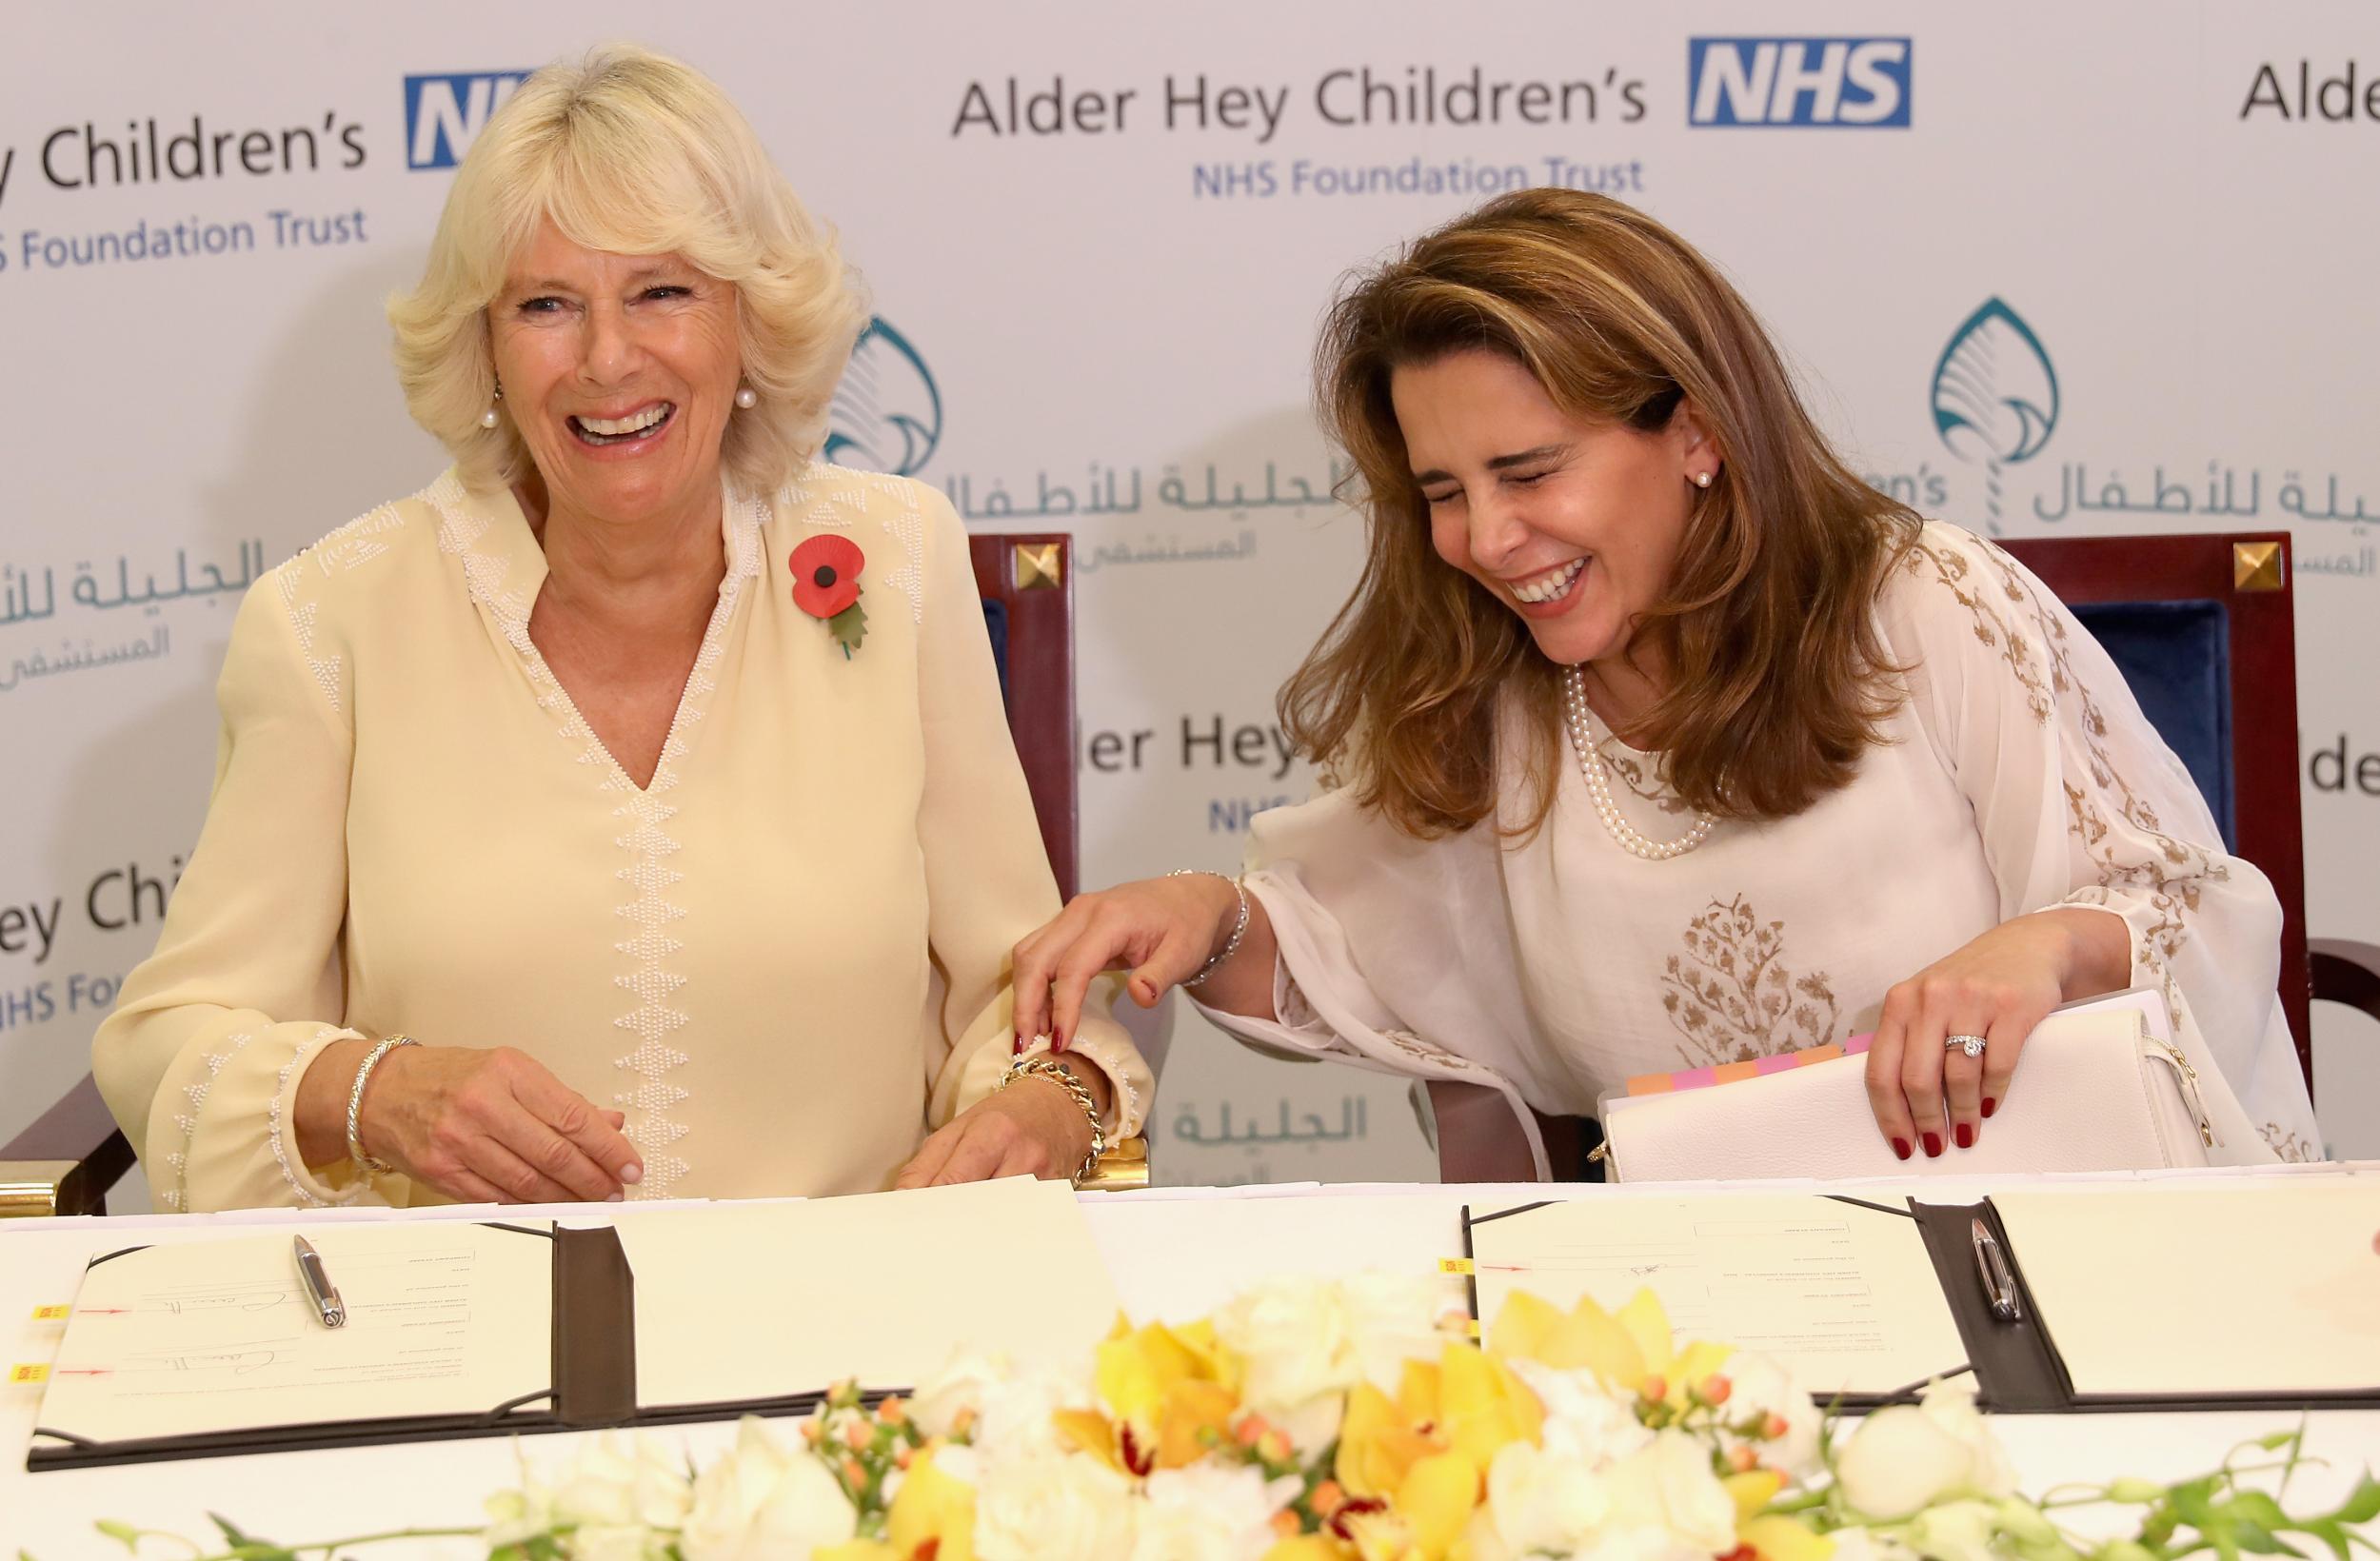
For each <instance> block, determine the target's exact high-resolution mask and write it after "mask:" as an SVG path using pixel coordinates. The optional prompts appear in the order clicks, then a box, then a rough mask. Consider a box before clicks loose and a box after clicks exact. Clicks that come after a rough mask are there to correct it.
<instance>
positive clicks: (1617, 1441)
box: [1505, 1360, 1653, 1469]
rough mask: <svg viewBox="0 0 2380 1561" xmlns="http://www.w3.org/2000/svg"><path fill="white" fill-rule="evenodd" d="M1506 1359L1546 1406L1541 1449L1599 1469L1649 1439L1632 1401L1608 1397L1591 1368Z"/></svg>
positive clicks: (1522, 1381) (1650, 1436)
mask: <svg viewBox="0 0 2380 1561" xmlns="http://www.w3.org/2000/svg"><path fill="white" fill-rule="evenodd" d="M1505 1364H1506V1365H1507V1366H1509V1367H1511V1368H1512V1372H1513V1374H1514V1375H1516V1376H1517V1377H1519V1378H1520V1380H1521V1383H1522V1385H1523V1386H1525V1387H1526V1388H1528V1390H1529V1391H1530V1392H1531V1393H1536V1394H1537V1402H1539V1403H1541V1404H1543V1405H1544V1406H1545V1428H1544V1432H1543V1439H1544V1444H1545V1451H1546V1452H1551V1453H1554V1454H1556V1455H1557V1456H1560V1457H1566V1458H1575V1459H1577V1460H1578V1461H1579V1462H1581V1463H1583V1464H1584V1465H1585V1466H1586V1467H1588V1468H1590V1469H1601V1468H1603V1467H1604V1466H1605V1465H1607V1464H1610V1463H1613V1462H1615V1461H1616V1460H1618V1459H1621V1458H1624V1457H1626V1456H1628V1454H1630V1453H1631V1452H1636V1450H1637V1449H1638V1448H1641V1447H1644V1446H1645V1445H1647V1444H1648V1443H1650V1442H1651V1441H1652V1440H1653V1433H1652V1432H1651V1431H1650V1430H1648V1429H1647V1428H1646V1426H1645V1424H1644V1422H1643V1421H1641V1420H1639V1419H1637V1418H1636V1408H1635V1406H1634V1405H1633V1404H1628V1403H1622V1402H1621V1401H1620V1400H1619V1399H1617V1398H1615V1397H1613V1396H1612V1394H1611V1393H1607V1392H1606V1391H1605V1390H1604V1387H1603V1384H1602V1383H1601V1382H1599V1381H1597V1379H1596V1375H1595V1373H1593V1372H1590V1371H1584V1370H1580V1371H1568V1372H1563V1371H1556V1370H1555V1369H1554V1368H1553V1367H1551V1366H1546V1365H1541V1364H1539V1363H1538V1362H1537V1361H1534V1360H1512V1361H1507V1362H1505Z"/></svg>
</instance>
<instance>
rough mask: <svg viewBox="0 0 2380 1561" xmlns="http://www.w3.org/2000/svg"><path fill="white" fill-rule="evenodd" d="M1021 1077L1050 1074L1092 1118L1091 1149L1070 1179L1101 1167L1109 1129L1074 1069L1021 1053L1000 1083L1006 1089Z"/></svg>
mask: <svg viewBox="0 0 2380 1561" xmlns="http://www.w3.org/2000/svg"><path fill="white" fill-rule="evenodd" d="M1020 1078H1046V1079H1048V1080H1049V1081H1050V1082H1051V1083H1053V1084H1055V1085H1057V1086H1058V1087H1059V1088H1060V1089H1061V1090H1064V1091H1065V1092H1066V1093H1067V1094H1068V1095H1071V1096H1073V1097H1074V1103H1075V1104H1076V1105H1078V1106H1081V1108H1082V1115H1083V1116H1087V1117H1089V1118H1090V1119H1091V1152H1090V1153H1089V1154H1088V1155H1085V1156H1082V1163H1081V1165H1079V1166H1077V1167H1076V1168H1075V1170H1074V1174H1073V1175H1072V1176H1069V1177H1068V1178H1067V1179H1068V1180H1070V1181H1078V1182H1079V1181H1081V1180H1082V1179H1083V1178H1084V1177H1085V1176H1089V1175H1090V1174H1091V1173H1092V1172H1094V1171H1097V1170H1098V1169H1099V1168H1100V1156H1101V1155H1104V1154H1106V1153H1107V1129H1106V1128H1105V1127H1104V1126H1103V1125H1101V1122H1100V1107H1099V1102H1098V1101H1097V1100H1094V1099H1092V1098H1091V1092H1090V1090H1089V1089H1088V1088H1086V1087H1085V1086H1084V1085H1083V1082H1082V1080H1081V1079H1080V1078H1077V1077H1075V1076H1074V1070H1073V1069H1071V1068H1069V1067H1067V1066H1066V1065H1065V1064H1064V1063H1062V1062H1059V1061H1056V1060H1054V1059H1053V1058H1051V1057H1047V1056H1046V1055H1042V1056H1035V1057H1019V1058H1017V1060H1016V1061H1014V1062H1011V1063H1010V1064H1008V1072H1007V1073H1006V1074H1005V1075H1003V1076H1002V1078H1001V1081H1000V1083H999V1085H998V1086H997V1087H998V1088H1000V1089H1003V1090H1004V1089H1006V1088H1007V1087H1008V1086H1009V1085H1011V1084H1013V1083H1015V1082H1016V1081H1017V1080H1018V1079H1020Z"/></svg>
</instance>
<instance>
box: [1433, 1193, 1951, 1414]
mask: <svg viewBox="0 0 2380 1561" xmlns="http://www.w3.org/2000/svg"><path fill="white" fill-rule="evenodd" d="M1468 1225H1469V1231H1470V1240H1471V1256H1472V1259H1473V1262H1474V1265H1475V1276H1476V1283H1477V1284H1478V1314H1479V1319H1480V1321H1481V1322H1482V1323H1483V1324H1486V1325H1489V1326H1493V1325H1494V1323H1495V1320H1496V1314H1497V1309H1498V1308H1499V1307H1500V1306H1502V1304H1503V1300H1504V1297H1505V1296H1506V1295H1507V1294H1511V1293H1512V1292H1513V1291H1516V1290H1527V1291H1534V1292H1536V1293H1537V1294H1538V1295H1540V1296H1542V1297H1544V1298H1545V1299H1546V1300H1547V1301H1550V1302H1552V1303H1553V1304H1554V1305H1556V1306H1557V1307H1562V1308H1564V1309H1568V1308H1570V1307H1573V1306H1575V1305H1577V1301H1578V1298H1579V1297H1580V1296H1581V1295H1589V1296H1593V1297H1594V1298H1595V1301H1596V1303H1597V1305H1599V1306H1601V1307H1602V1308H1603V1309H1604V1310H1606V1311H1609V1312H1616V1311H1617V1310H1618V1309H1619V1308H1620V1307H1621V1306H1623V1305H1625V1304H1626V1303H1627V1301H1628V1299H1629V1298H1630V1297H1631V1296H1633V1295H1634V1294H1636V1292H1637V1291H1638V1290H1640V1289H1644V1290H1650V1291H1652V1292H1653V1293H1654V1294H1656V1296H1658V1297H1659V1298H1660V1302H1661V1308H1662V1310H1663V1311H1665V1312H1667V1313H1668V1314H1669V1320H1670V1327H1671V1331H1672V1332H1673V1334H1675V1335H1676V1337H1677V1338H1678V1339H1680V1340H1684V1339H1729V1340H1733V1341H1734V1342H1735V1343H1736V1344H1737V1345H1739V1346H1741V1347H1742V1348H1744V1349H1746V1350H1756V1351H1759V1352H1760V1353H1762V1354H1768V1355H1773V1356H1775V1358H1776V1359H1777V1360H1779V1361H1781V1362H1782V1363H1783V1364H1784V1365H1786V1366H1787V1367H1788V1368H1790V1369H1791V1370H1792V1372H1793V1373H1794V1374H1795V1377H1796V1378H1798V1379H1799V1380H1800V1382H1801V1383H1802V1385H1803V1386H1804V1387H1806V1388H1808V1389H1809V1390H1810V1391H1811V1393H1813V1394H1815V1396H1816V1397H1817V1398H1818V1399H1819V1400H1820V1401H1821V1402H1823V1401H1825V1400H1827V1399H1828V1398H1831V1397H1833V1396H1835V1394H1838V1393H1840V1394H1846V1395H1868V1394H1883V1393H1896V1392H1899V1391H1900V1390H1902V1389H1905V1388H1908V1387H1910V1386H1912V1385H1914V1384H1917V1383H1922V1382H1924V1381H1925V1380H1926V1379H1927V1378H1929V1377H1934V1376H1940V1375H1945V1374H1947V1373H1952V1372H1955V1371H1958V1370H1960V1369H1961V1368H1963V1367H1964V1366H1965V1365H1966V1364H1967V1351H1966V1348H1965V1346H1964V1345H1963V1344H1962V1343H1961V1342H1960V1339H1959V1334H1958V1324H1957V1322H1956V1320H1955V1319H1954V1317H1953V1316H1952V1314H1951V1309H1950V1306H1949V1304H1948V1303H1947V1302H1945V1301H1944V1300H1943V1298H1942V1288H1941V1282H1940V1280H1939V1279H1938V1278H1937V1277H1936V1275H1935V1272H1934V1262H1933V1260H1932V1258H1930V1257H1929V1256H1928V1255H1927V1251H1926V1245H1925V1240H1924V1237H1923V1236H1922V1235H1920V1234H1919V1232H1918V1229H1917V1225H1916V1222H1915V1221H1914V1219H1912V1218H1911V1217H1910V1216H1909V1215H1908V1214H1907V1213H1906V1212H1905V1210H1903V1209H1899V1208H1895V1207H1894V1206H1891V1205H1889V1204H1886V1203H1884V1202H1882V1200H1879V1201H1878V1203H1875V1204H1871V1203H1866V1202H1861V1201H1858V1200H1855V1199H1851V1198H1842V1197H1832V1196H1825V1195H1818V1194H1815V1193H1800V1194H1766V1193H1763V1194H1746V1195H1719V1196H1696V1197H1692V1198H1683V1197H1679V1198H1666V1197H1612V1198H1579V1199H1576V1200H1570V1201H1563V1202H1557V1203H1542V1204H1525V1203H1524V1204H1501V1205H1495V1204H1478V1203H1475V1204H1472V1205H1471V1206H1470V1208H1469V1211H1468Z"/></svg>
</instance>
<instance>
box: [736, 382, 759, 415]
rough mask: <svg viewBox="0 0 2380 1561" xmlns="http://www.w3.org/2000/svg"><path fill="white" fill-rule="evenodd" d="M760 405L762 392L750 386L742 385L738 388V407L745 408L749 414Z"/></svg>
mask: <svg viewBox="0 0 2380 1561" xmlns="http://www.w3.org/2000/svg"><path fill="white" fill-rule="evenodd" d="M760 404H761V397H760V392H758V391H757V390H754V389H753V388H752V387H751V386H750V385H737V386H736V405H738V406H741V407H743V408H744V410H745V411H747V412H748V411H750V410H751V409H752V408H753V407H755V406H758V405H760Z"/></svg>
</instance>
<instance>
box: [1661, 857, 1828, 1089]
mask: <svg viewBox="0 0 2380 1561" xmlns="http://www.w3.org/2000/svg"><path fill="white" fill-rule="evenodd" d="M1685 943H1686V952H1685V953H1684V954H1682V955H1677V954H1673V955H1671V956H1670V957H1669V960H1668V963H1667V964H1666V966H1665V967H1664V968H1663V970H1662V974H1661V988H1662V991H1661V1008H1662V1011H1663V1012H1664V1013H1666V1014H1668V1015H1669V1021H1670V1024H1671V1026H1672V1027H1673V1028H1675V1029H1676V1031H1677V1033H1678V1034H1679V1035H1681V1036H1683V1037H1685V1039H1686V1047H1687V1050H1686V1055H1687V1057H1689V1058H1690V1059H1691V1060H1694V1061H1696V1062H1699V1063H1706V1064H1708V1063H1720V1062H1750V1061H1752V1060H1753V1059H1754V1058H1755V1057H1775V1056H1777V1055H1778V1054H1780V1053H1784V1052H1792V1051H1799V1050H1802V1049H1804V1048H1806V1047H1811V1046H1823V1045H1825V1044H1826V1043H1827V1042H1829V1041H1831V1040H1834V1039H1835V1038H1836V1037H1835V1024H1836V1020H1837V1018H1839V1015H1838V1012H1837V1007H1836V1003H1835V993H1834V990H1833V988H1832V987H1830V986H1829V985H1828V983H1827V975H1826V972H1824V971H1822V970H1814V971H1812V972H1811V973H1810V974H1809V975H1807V976H1802V977H1796V976H1795V975H1794V973H1793V971H1792V969H1791V968H1790V967H1788V966H1787V965H1786V963H1785V959H1784V954H1785V923H1784V922H1782V921H1762V920H1761V919H1759V917H1758V915H1757V914H1756V913H1755V912H1754V910H1753V908H1752V907H1751V905H1749V904H1748V903H1746V902H1745V900H1744V898H1743V896H1741V895H1737V896H1736V897H1735V899H1731V900H1727V901H1724V902H1722V901H1719V900H1716V899H1714V900H1712V901H1711V903H1710V905H1709V907H1708V908H1706V909H1705V910H1704V911H1703V913H1702V914H1701V915H1700V916H1697V917H1696V918H1695V919H1693V920H1692V921H1690V922H1688V923H1687V924H1686V937H1685Z"/></svg>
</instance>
